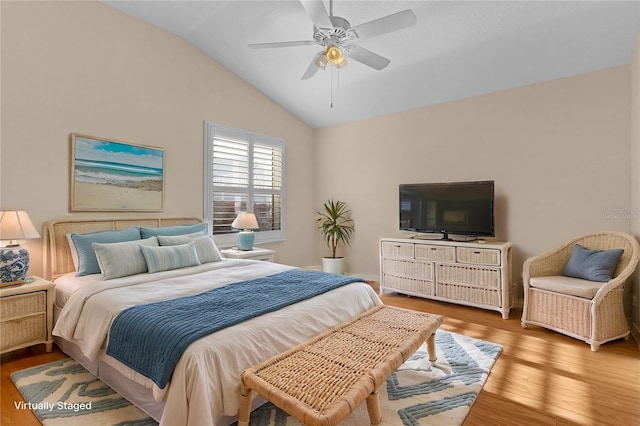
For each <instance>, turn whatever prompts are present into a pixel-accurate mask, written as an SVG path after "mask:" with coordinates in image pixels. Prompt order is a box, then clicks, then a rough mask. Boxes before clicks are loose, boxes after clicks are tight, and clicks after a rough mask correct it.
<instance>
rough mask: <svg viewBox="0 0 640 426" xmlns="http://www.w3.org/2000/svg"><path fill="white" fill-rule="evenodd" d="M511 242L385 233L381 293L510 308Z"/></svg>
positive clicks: (506, 313)
mask: <svg viewBox="0 0 640 426" xmlns="http://www.w3.org/2000/svg"><path fill="white" fill-rule="evenodd" d="M511 247H512V244H511V243H510V242H487V243H485V244H480V243H477V242H458V241H442V240H420V239H400V238H383V239H382V240H380V293H381V294H382V293H383V292H384V291H385V290H386V291H395V292H398V293H403V294H408V295H411V296H418V297H425V298H428V299H435V300H442V301H446V302H451V303H458V304H462V305H468V306H475V307H478V308H483V309H490V310H494V311H498V312H500V313H501V314H502V318H504V319H508V318H509V311H510V310H511V305H512V300H511V285H510V281H511Z"/></svg>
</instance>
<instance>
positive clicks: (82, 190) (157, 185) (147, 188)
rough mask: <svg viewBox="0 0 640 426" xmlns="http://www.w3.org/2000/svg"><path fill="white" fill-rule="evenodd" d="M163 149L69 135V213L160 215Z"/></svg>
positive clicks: (77, 134) (162, 205)
mask: <svg viewBox="0 0 640 426" xmlns="http://www.w3.org/2000/svg"><path fill="white" fill-rule="evenodd" d="M164 177H165V151H164V149H163V148H158V147H153V146H147V145H140V144H133V143H130V142H124V141H119V140H116V139H107V138H101V137H96V136H89V135H83V134H79V133H72V134H71V197H70V209H71V211H101V212H118V211H129V212H161V211H162V210H163V209H164Z"/></svg>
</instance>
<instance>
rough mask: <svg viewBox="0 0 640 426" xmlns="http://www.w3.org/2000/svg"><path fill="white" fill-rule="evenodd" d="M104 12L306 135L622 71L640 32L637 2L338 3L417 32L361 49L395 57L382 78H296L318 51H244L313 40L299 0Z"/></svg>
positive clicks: (355, 20)
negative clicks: (169, 42) (409, 15)
mask: <svg viewBox="0 0 640 426" xmlns="http://www.w3.org/2000/svg"><path fill="white" fill-rule="evenodd" d="M104 3H106V4H108V5H110V6H112V7H114V8H117V9H119V10H121V11H123V12H125V13H127V14H130V15H133V16H136V17H138V18H140V19H142V20H144V21H147V22H149V23H151V24H154V25H156V26H158V27H161V28H164V29H166V30H168V31H170V32H172V33H175V34H177V35H178V36H180V37H183V38H184V39H186V40H188V41H189V42H191V43H192V44H194V45H195V46H197V47H198V48H200V49H201V50H202V51H204V52H206V53H207V54H208V55H210V56H211V57H213V58H214V59H215V60H216V61H218V62H219V63H221V64H222V65H224V66H225V67H227V68H228V69H230V70H231V71H233V72H234V73H235V74H237V75H238V76H239V77H240V78H242V79H244V80H245V81H247V82H248V83H249V84H251V85H252V86H254V87H255V88H257V89H258V90H259V91H261V92H262V93H264V94H265V95H267V96H268V97H270V98H271V99H273V100H274V101H275V102H277V103H278V104H280V105H282V106H283V107H284V108H286V109H287V110H288V111H290V112H291V113H292V114H294V115H296V116H297V117H299V118H300V119H302V120H303V121H304V122H306V123H308V124H309V125H310V126H312V127H324V126H330V125H333V124H337V123H342V122H348V121H353V120H358V119H362V118H368V117H374V116H378V115H383V114H388V113H392V112H397V111H402V110H406V109H410V108H416V107H420V106H425V105H432V104H436V103H440V102H445V101H450V100H455V99H461V98H465V97H469V96H475V95H480V94H484V93H489V92H494V91H497V90H503V89H508V88H512V87H518V86H523V85H527V84H532V83H537V82H541V81H547V80H552V79H556V78H561V77H566V76H571V75H576V74H581V73H585V72H591V71H597V70H601V69H605V68H608V67H613V66H617V65H623V64H629V63H630V62H631V58H632V54H633V49H634V47H635V44H636V41H637V37H638V31H639V30H640V24H639V21H640V2H638V1H620V2H616V1H426V0H413V1H398V0H393V1H377V0H376V1H364V0H360V1H347V0H345V1H341V0H335V2H334V5H333V11H334V15H337V16H341V17H343V18H345V19H347V20H348V21H349V22H350V23H351V26H352V27H353V26H356V25H359V24H362V23H365V22H368V21H370V20H373V19H376V18H380V17H383V16H386V15H388V14H391V13H395V12H399V11H401V10H404V9H412V10H413V11H414V13H415V14H416V16H417V20H418V23H417V25H416V26H414V27H411V28H408V29H405V30H401V31H397V32H393V33H389V34H385V35H381V36H378V37H375V38H370V39H366V40H360V41H359V42H358V43H359V45H361V46H363V47H365V48H367V49H369V50H372V51H374V52H376V53H378V54H380V55H382V56H385V57H387V58H389V59H391V64H390V65H389V66H388V67H387V68H385V69H383V70H382V71H376V70H373V69H371V68H369V67H367V66H365V65H362V64H360V63H358V62H355V61H350V63H349V64H348V65H347V66H346V67H345V68H343V69H342V70H341V71H339V72H338V71H336V70H335V68H332V67H327V70H326V71H318V73H317V74H316V75H315V77H313V78H312V79H310V80H301V79H300V77H301V76H302V74H303V73H304V72H305V70H306V69H307V66H308V65H309V63H310V62H311V60H312V59H313V57H314V55H315V54H316V53H317V52H319V51H320V49H321V48H320V47H319V46H316V45H314V46H299V47H288V48H279V49H268V50H267V49H263V50H255V49H250V48H248V47H247V45H248V44H249V43H266V42H277V41H291V40H311V39H312V35H313V24H312V22H311V19H310V18H309V16H308V15H307V13H306V11H305V9H304V8H303V7H302V5H301V3H300V2H299V1H297V0H286V1H272V0H262V1H111V0H106V1H104ZM324 3H325V7H326V9H327V11H328V10H329V2H328V0H325V2H324ZM332 78H333V81H334V89H333V103H334V105H333V108H332V107H331V83H332Z"/></svg>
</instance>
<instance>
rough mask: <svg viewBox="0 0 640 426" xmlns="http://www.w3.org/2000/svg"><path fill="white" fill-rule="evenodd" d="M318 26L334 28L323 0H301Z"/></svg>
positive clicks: (314, 23)
mask: <svg viewBox="0 0 640 426" xmlns="http://www.w3.org/2000/svg"><path fill="white" fill-rule="evenodd" d="M300 3H302V7H304V9H305V10H306V11H307V14H308V15H309V17H310V18H311V21H312V22H313V25H315V26H316V28H333V24H332V23H331V19H330V18H329V14H328V13H327V9H326V8H325V7H324V3H323V2H322V0H300Z"/></svg>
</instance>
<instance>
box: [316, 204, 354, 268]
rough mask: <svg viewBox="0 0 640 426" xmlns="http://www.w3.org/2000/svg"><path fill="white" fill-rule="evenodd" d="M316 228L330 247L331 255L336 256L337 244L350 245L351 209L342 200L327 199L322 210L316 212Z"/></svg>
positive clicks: (352, 228)
mask: <svg viewBox="0 0 640 426" xmlns="http://www.w3.org/2000/svg"><path fill="white" fill-rule="evenodd" d="M318 222H319V225H318V229H320V230H321V231H322V236H323V237H324V239H325V241H326V242H327V246H328V247H329V248H330V249H331V257H332V258H333V259H335V258H336V249H337V248H338V244H340V243H344V244H346V245H348V246H350V245H351V235H352V234H353V231H354V227H353V220H352V219H351V210H349V206H348V205H347V203H345V202H344V201H333V200H328V201H327V202H326V203H324V206H323V210H320V211H319V212H318Z"/></svg>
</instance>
